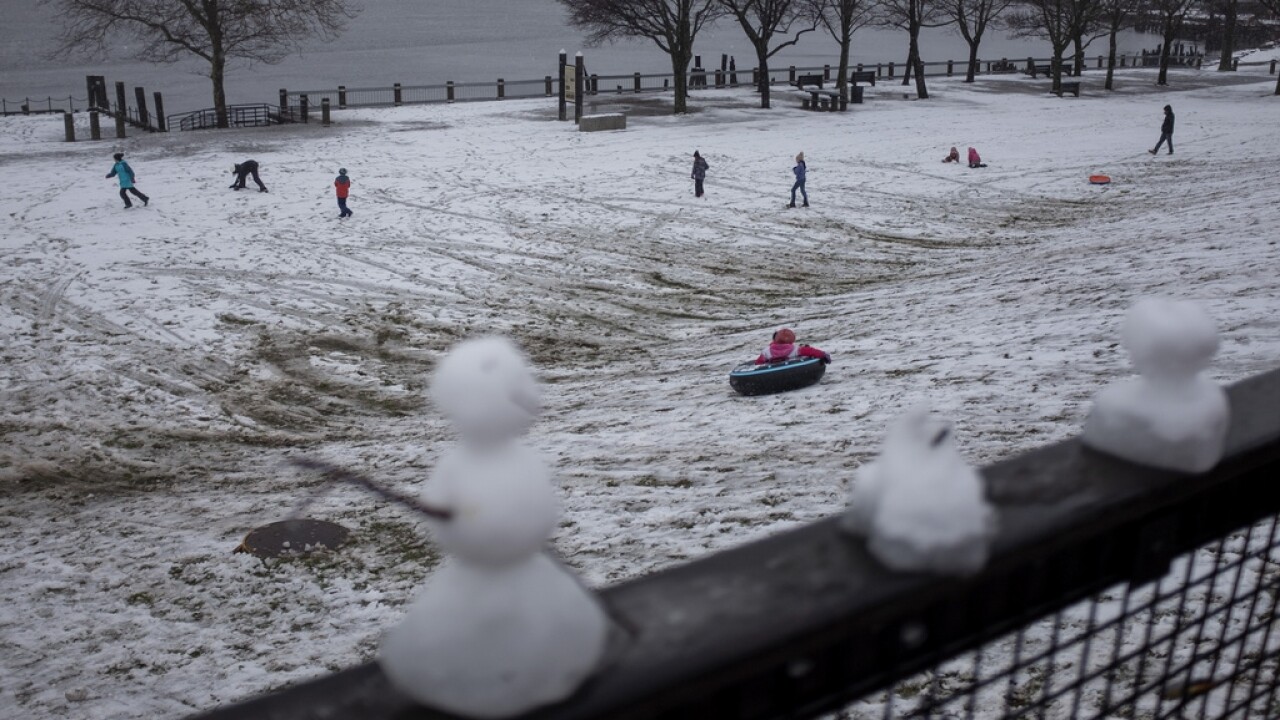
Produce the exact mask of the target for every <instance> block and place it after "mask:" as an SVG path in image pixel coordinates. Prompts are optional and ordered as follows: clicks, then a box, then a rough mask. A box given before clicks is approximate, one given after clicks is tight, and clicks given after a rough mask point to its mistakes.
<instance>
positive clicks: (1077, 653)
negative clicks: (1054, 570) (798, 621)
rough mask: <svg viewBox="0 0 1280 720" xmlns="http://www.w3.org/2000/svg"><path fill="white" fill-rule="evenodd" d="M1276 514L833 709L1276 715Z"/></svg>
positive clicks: (1058, 715)
mask: <svg viewBox="0 0 1280 720" xmlns="http://www.w3.org/2000/svg"><path fill="white" fill-rule="evenodd" d="M1241 500H1242V501H1245V499H1243V498H1242V499H1241ZM1278 526H1280V520H1278V519H1277V518H1274V517H1273V518H1271V519H1269V520H1267V521H1265V522H1263V523H1260V524H1257V525H1254V526H1251V527H1249V528H1247V529H1245V530H1243V531H1241V532H1237V533H1232V534H1230V535H1228V536H1224V537H1222V538H1220V539H1218V540H1216V541H1214V542H1211V543H1209V544H1207V545H1205V546H1203V547H1201V548H1200V549H1199V550H1197V551H1195V552H1193V553H1190V554H1187V555H1184V556H1182V557H1180V558H1178V559H1177V560H1176V561H1174V562H1173V563H1172V565H1171V567H1170V571H1169V573H1168V574H1167V575H1164V576H1163V577H1161V578H1160V579H1158V580H1156V581H1155V582H1151V583H1146V584H1142V585H1138V586H1131V585H1128V584H1120V585H1115V586H1112V587H1109V588H1107V589H1106V590H1104V591H1102V592H1100V593H1097V594H1095V595H1093V596H1092V597H1090V598H1088V599H1087V600H1085V601H1082V602H1079V603H1076V604H1073V605H1071V606H1070V607H1067V608H1065V609H1062V610H1058V611H1055V612H1053V613H1052V614H1051V615H1050V616H1049V617H1048V618H1047V619H1043V620H1039V621H1032V622H1030V623H1028V624H1027V625H1025V626H1023V627H1020V628H1019V629H1017V630H1015V631H1012V632H1009V633H1006V634H1004V635H1002V636H1000V637H997V638H993V639H991V640H989V641H987V642H984V643H983V644H982V645H980V646H979V647H977V648H976V649H973V650H969V651H966V652H963V653H961V654H959V655H956V656H954V657H951V658H950V659H947V660H945V661H942V662H940V663H938V664H936V665H934V666H933V667H931V668H930V669H928V670H927V671H925V672H922V673H916V674H913V675H912V676H911V677H909V678H905V679H901V680H898V681H896V682H894V683H893V684H892V686H891V687H890V689H889V690H887V691H884V692H879V693H875V694H873V695H870V696H868V697H865V698H863V699H862V700H861V701H859V702H858V703H857V704H855V705H854V706H852V707H850V708H848V709H847V710H844V711H842V712H840V713H838V714H837V716H836V717H838V718H842V719H846V720H873V719H874V720H882V719H883V720H888V719H889V718H948V719H950V718H965V719H967V720H968V719H972V720H1006V719H1008V720H1015V719H1020V718H1036V719H1037V720H1045V719H1063V720H1065V719H1070V720H1103V719H1105V718H1127V719H1132V720H1137V719H1142V720H1148V719H1149V720H1163V719H1165V718H1168V719H1170V720H1172V719H1175V718H1177V719H1181V718H1222V719H1227V718H1276V717H1280V698H1278V697H1277V693H1276V690H1277V678H1278V676H1277V672H1276V670H1277V667H1276V666H1277V657H1278V655H1280V637H1278V636H1276V635H1275V634H1273V633H1272V625H1273V618H1274V615H1275V610H1276V599H1277V591H1278V590H1280V586H1277V579H1278V578H1280V563H1278V562H1277V560H1278V559H1280V545H1278V544H1277V527H1278ZM1083 561H1084V562H1100V561H1101V562H1105V560H1100V558H1099V557H1094V558H1091V559H1084V560H1083ZM1037 581H1038V582H1042V583H1051V582H1053V579H1052V578H1050V577H1041V578H1039V579H1038V580H1037ZM888 672H889V673H890V674H892V673H893V672H894V671H893V669H892V668H889V670H888Z"/></svg>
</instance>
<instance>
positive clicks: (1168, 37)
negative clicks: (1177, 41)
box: [1156, 16, 1178, 85]
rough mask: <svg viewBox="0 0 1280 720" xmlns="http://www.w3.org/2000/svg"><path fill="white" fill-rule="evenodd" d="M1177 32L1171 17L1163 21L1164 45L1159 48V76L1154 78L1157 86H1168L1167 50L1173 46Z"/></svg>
mask: <svg viewBox="0 0 1280 720" xmlns="http://www.w3.org/2000/svg"><path fill="white" fill-rule="evenodd" d="M1177 32H1178V26H1177V24H1175V23H1174V19H1173V17H1172V16H1167V17H1165V19H1164V45H1163V46H1162V47H1161V48H1160V75H1159V76H1157V77H1156V84H1157V85H1168V84H1169V48H1170V47H1171V46H1172V45H1173V37H1174V35H1175V34H1177Z"/></svg>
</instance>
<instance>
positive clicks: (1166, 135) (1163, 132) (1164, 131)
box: [1147, 105, 1173, 155]
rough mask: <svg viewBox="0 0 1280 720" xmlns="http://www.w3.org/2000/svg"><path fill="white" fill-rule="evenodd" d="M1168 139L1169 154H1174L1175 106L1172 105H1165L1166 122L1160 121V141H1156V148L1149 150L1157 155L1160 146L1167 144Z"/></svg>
mask: <svg viewBox="0 0 1280 720" xmlns="http://www.w3.org/2000/svg"><path fill="white" fill-rule="evenodd" d="M1166 141H1167V142H1168V143H1169V154H1170V155H1172V154H1173V106H1172V105H1165V106H1164V122H1162V123H1160V140H1159V142H1157V143H1156V146H1155V148H1153V149H1151V150H1148V151H1147V152H1149V153H1151V154H1152V155H1155V154H1156V153H1158V152H1160V146H1161V145H1163V144H1165V142H1166Z"/></svg>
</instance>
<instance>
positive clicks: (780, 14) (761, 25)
mask: <svg viewBox="0 0 1280 720" xmlns="http://www.w3.org/2000/svg"><path fill="white" fill-rule="evenodd" d="M718 2H719V3H720V5H721V6H722V7H724V9H725V11H727V12H728V13H729V15H732V16H733V17H734V19H736V20H737V21H738V24H739V25H741V26H742V30H743V32H745V33H746V34H747V40H748V41H750V42H751V46H752V47H753V48H755V50H756V67H757V68H758V69H759V76H758V77H757V78H756V80H757V83H758V88H759V90H760V107H762V108H767V107H769V58H771V57H773V56H774V55H776V54H777V53H778V51H779V50H781V49H783V48H785V47H790V46H792V45H795V44H796V43H797V42H799V41H800V36H801V35H804V34H805V33H807V32H813V31H814V30H816V29H817V28H818V19H817V17H815V16H814V13H813V5H812V4H811V3H807V2H801V0H718ZM777 35H781V36H785V37H787V38H788V39H787V40H784V41H782V42H780V43H778V44H777V45H772V43H773V38H774V36H777Z"/></svg>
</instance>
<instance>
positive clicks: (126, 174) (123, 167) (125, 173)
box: [107, 153, 151, 210]
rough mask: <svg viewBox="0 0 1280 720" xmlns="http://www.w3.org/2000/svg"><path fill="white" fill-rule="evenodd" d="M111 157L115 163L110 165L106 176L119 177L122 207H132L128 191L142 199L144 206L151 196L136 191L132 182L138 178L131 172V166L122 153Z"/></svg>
mask: <svg viewBox="0 0 1280 720" xmlns="http://www.w3.org/2000/svg"><path fill="white" fill-rule="evenodd" d="M111 157H113V158H114V159H115V161H116V164H115V165H112V166H111V172H109V173H107V177H109V178H119V179H120V199H121V200H123V201H124V209H125V210H128V209H129V208H131V207H133V203H132V202H130V201H129V193H133V195H134V197H137V198H138V199H140V200H142V206H143V207H146V205H147V203H149V202H151V198H149V197H147V196H146V195H143V194H142V193H141V192H139V191H138V188H136V187H134V185H133V183H134V181H136V180H137V179H138V176H137V175H135V174H134V173H133V168H131V167H129V163H127V162H125V161H124V153H116V154H115V155H112V156H111Z"/></svg>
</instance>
